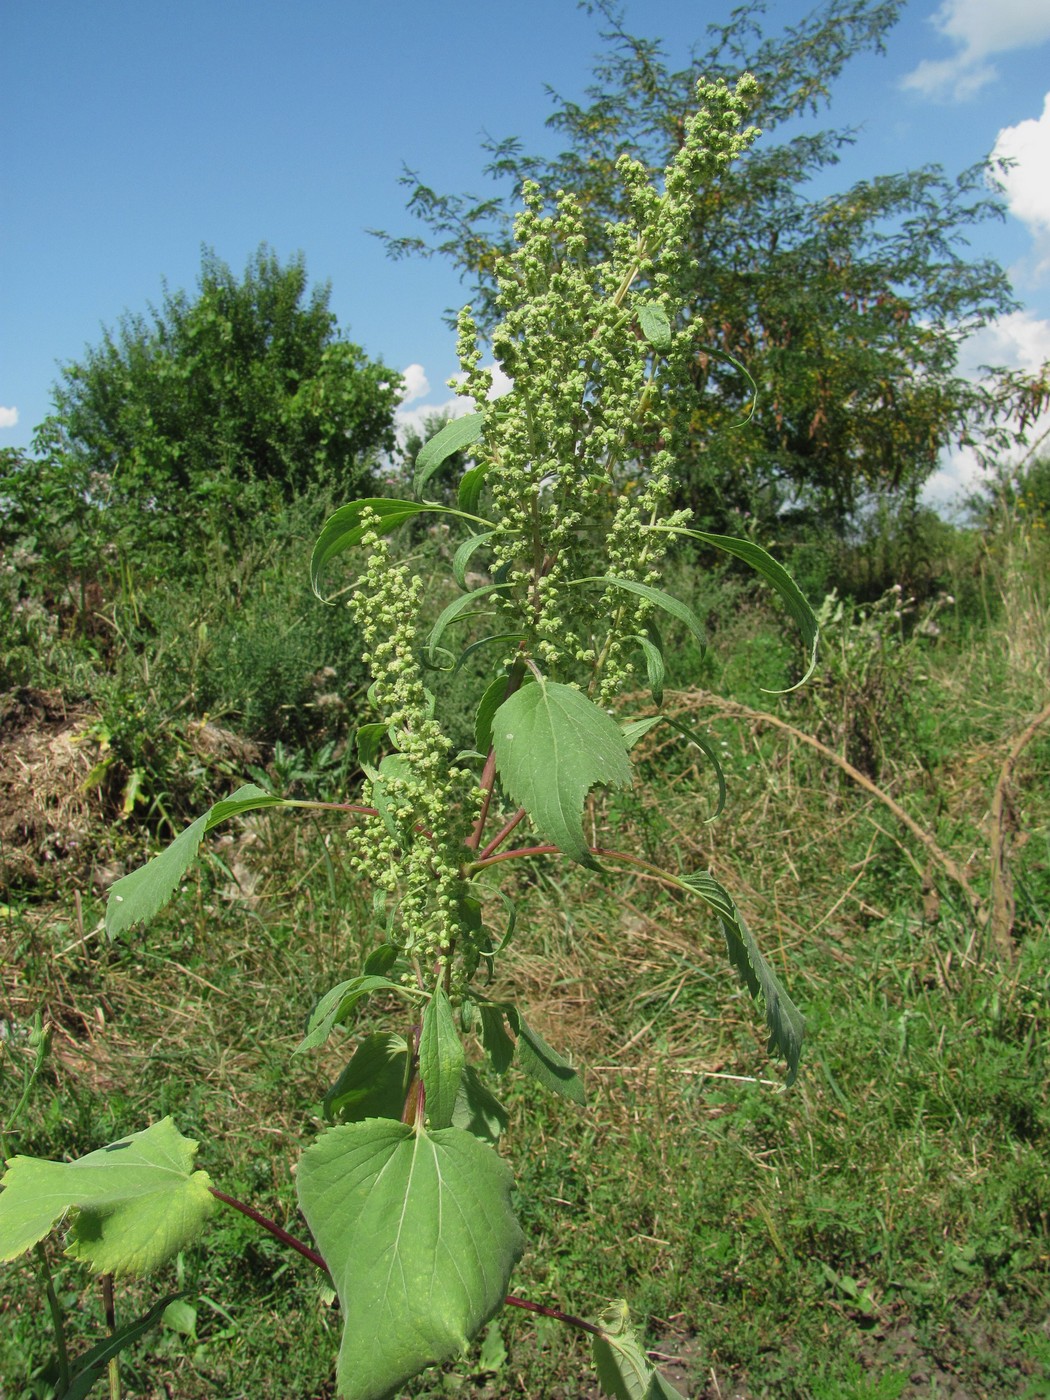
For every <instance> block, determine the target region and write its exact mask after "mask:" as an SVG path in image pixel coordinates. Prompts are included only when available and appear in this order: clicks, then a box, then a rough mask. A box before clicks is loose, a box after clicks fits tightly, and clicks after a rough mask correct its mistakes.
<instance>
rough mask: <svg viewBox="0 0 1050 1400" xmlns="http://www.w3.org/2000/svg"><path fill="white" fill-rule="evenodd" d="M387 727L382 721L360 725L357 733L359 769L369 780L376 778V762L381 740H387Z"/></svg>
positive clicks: (381, 743)
mask: <svg viewBox="0 0 1050 1400" xmlns="http://www.w3.org/2000/svg"><path fill="white" fill-rule="evenodd" d="M388 728H389V725H386V724H383V723H382V721H376V722H375V723H374V724H362V726H361V728H360V729H359V730H358V731H357V735H356V743H357V757H358V760H359V762H360V764H361V767H362V768H363V769H364V770H365V772H366V773H367V775H368V776H369V777H370V778H373V779H374V778H375V776H376V761H377V760H378V758H379V750H380V748H381V747H382V745H383V740H384V739H386V738H387V730H388Z"/></svg>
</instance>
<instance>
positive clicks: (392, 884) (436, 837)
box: [350, 517, 480, 968]
mask: <svg viewBox="0 0 1050 1400" xmlns="http://www.w3.org/2000/svg"><path fill="white" fill-rule="evenodd" d="M366 524H369V525H374V524H375V518H374V517H372V518H371V519H369V518H368V517H366ZM362 545H363V546H364V548H365V549H367V550H368V562H367V565H366V567H365V571H364V573H363V574H362V576H361V578H360V579H359V580H358V582H357V586H356V588H355V590H354V593H353V595H352V597H351V600H350V607H351V608H352V609H353V612H354V616H355V618H356V619H357V622H358V624H359V626H360V627H361V630H362V633H363V635H364V641H365V650H364V660H365V662H366V663H367V665H368V666H369V667H370V669H371V672H372V676H373V682H372V687H371V690H370V698H371V700H372V703H373V705H374V707H375V709H376V711H377V713H378V714H380V715H382V716H383V722H384V724H385V725H386V727H387V728H386V732H387V737H388V739H389V742H390V743H391V745H392V746H393V749H394V752H393V753H392V754H390V755H389V756H388V757H387V758H386V759H384V760H383V762H382V763H381V764H380V767H379V769H378V770H373V774H372V776H370V778H369V779H368V782H367V785H366V797H365V800H366V802H367V801H369V799H370V800H371V802H372V803H374V805H375V807H376V808H377V811H378V813H379V815H378V816H377V817H374V818H372V819H371V820H369V821H367V822H364V823H361V824H359V825H358V826H357V827H356V828H355V830H354V833H353V836H352V838H351V839H352V842H353V845H354V850H353V861H354V865H355V869H357V870H358V871H359V873H361V874H362V875H364V876H366V877H367V878H368V879H369V880H370V881H371V882H372V883H373V885H375V886H376V887H377V888H378V889H379V890H381V891H384V892H385V894H386V896H387V897H388V903H389V904H390V908H391V914H392V920H391V934H392V936H393V939H394V941H395V942H397V943H398V944H399V945H400V946H401V947H402V948H403V950H404V951H405V952H406V953H407V954H409V955H410V956H411V957H412V958H413V959H414V960H415V962H416V965H417V967H418V968H422V967H423V966H424V965H432V964H433V963H435V962H442V961H444V960H447V959H448V958H449V957H450V956H451V952H452V949H453V948H454V947H455V943H456V939H457V936H458V935H459V933H460V925H461V922H462V920H461V917H460V914H459V909H460V904H461V900H462V897H463V893H464V884H463V881H462V879H461V876H460V865H461V862H462V858H463V849H464V839H465V836H466V834H467V832H468V831H469V828H470V825H471V823H472V820H473V817H474V816H475V815H476V812H477V806H478V803H479V801H480V794H479V793H478V792H477V790H476V788H475V785H474V778H473V775H472V774H471V773H470V772H469V771H468V770H466V769H464V768H460V767H458V766H457V765H456V764H454V763H452V762H450V757H449V754H450V749H451V741H450V740H449V739H448V738H447V737H446V736H445V734H444V733H443V732H442V729H441V726H440V724H439V723H438V722H437V720H435V719H434V718H433V715H432V713H431V711H432V708H433V700H432V697H431V696H430V694H429V692H428V691H427V689H426V687H425V686H424V685H423V677H422V671H421V668H420V664H419V660H418V655H417V653H418V639H417V636H416V622H417V619H418V616H419V609H420V602H421V585H420V582H419V580H418V579H417V578H413V577H412V576H410V574H409V572H408V570H407V569H406V568H405V566H404V565H403V564H395V563H394V562H393V561H392V560H391V558H390V551H389V546H388V542H387V540H386V539H385V538H383V537H381V536H380V535H378V533H377V532H376V531H375V530H374V529H369V530H367V531H366V533H365V535H364V537H363V539H362Z"/></svg>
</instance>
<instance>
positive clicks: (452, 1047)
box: [419, 987, 465, 1130]
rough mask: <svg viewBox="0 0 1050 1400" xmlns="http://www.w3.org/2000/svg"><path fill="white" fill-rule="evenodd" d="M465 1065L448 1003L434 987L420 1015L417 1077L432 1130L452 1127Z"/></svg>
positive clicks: (441, 990)
mask: <svg viewBox="0 0 1050 1400" xmlns="http://www.w3.org/2000/svg"><path fill="white" fill-rule="evenodd" d="M464 1063H465V1057H464V1054H463V1043H462V1041H461V1040H460V1038H459V1035H458V1033H457V1031H456V1023H455V1020H454V1018H453V1016H452V1006H451V1003H450V1002H449V999H448V997H447V996H446V994H445V989H444V987H437V988H436V989H435V991H434V995H433V996H432V997H431V998H430V1002H429V1003H428V1005H427V1008H426V1010H425V1011H424V1012H423V1029H422V1032H421V1033H420V1037H419V1073H420V1077H421V1078H422V1080H423V1088H424V1089H425V1091H426V1113H427V1118H428V1119H429V1121H430V1126H431V1128H433V1129H435V1130H436V1129H440V1128H447V1127H449V1126H450V1125H451V1123H452V1114H453V1112H454V1111H455V1107H456V1097H457V1095H458V1094H459V1081H460V1077H461V1075H462V1073H463V1065H464Z"/></svg>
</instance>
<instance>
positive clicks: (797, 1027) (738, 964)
mask: <svg viewBox="0 0 1050 1400" xmlns="http://www.w3.org/2000/svg"><path fill="white" fill-rule="evenodd" d="M670 879H671V882H672V883H674V884H677V885H679V886H681V887H682V888H683V889H686V890H689V891H690V892H691V893H692V894H697V895H699V896H700V898H701V899H702V900H703V901H704V903H705V904H707V905H708V906H709V908H711V909H713V910H714V911H715V913H716V914H717V915H718V921H719V923H720V924H721V925H722V932H723V933H724V934H725V939H726V946H727V947H728V949H729V961H730V962H731V963H732V964H733V966H734V967H735V968H736V969H737V971H738V972H739V973H740V975H741V976H742V977H743V979H744V981H745V982H746V983H747V988H748V991H749V992H750V993H751V995H752V996H753V997H755V998H756V999H757V998H758V994H759V992H761V993H762V1000H763V1001H764V1002H765V1008H766V1025H767V1026H768V1027H769V1049H770V1051H773V1050H779V1051H780V1053H781V1055H783V1057H784V1059H785V1060H786V1061H787V1067H788V1073H787V1080H786V1082H787V1084H788V1085H789V1086H790V1085H791V1084H793V1083H794V1082H795V1078H796V1076H797V1075H798V1066H799V1060H800V1058H801V1055H802V1038H803V1036H804V1035H805V1031H806V1023H805V1021H804V1020H803V1018H802V1013H801V1012H800V1011H799V1009H798V1007H797V1006H796V1005H795V1003H794V1002H793V1001H792V1000H791V998H790V997H789V996H788V994H787V992H786V991H785V989H784V987H783V985H782V984H781V982H780V979H779V978H778V977H777V975H776V973H775V972H774V971H773V969H772V968H771V967H770V966H769V964H768V963H767V962H766V960H765V958H764V957H763V956H762V954H761V952H760V951H759V948H758V944H757V943H756V942H755V937H754V934H753V933H752V932H751V930H750V929H749V928H748V926H747V924H746V923H745V922H744V917H743V915H742V914H741V913H740V911H739V909H738V908H737V907H736V905H735V904H734V903H733V899H732V897H731V896H730V894H729V892H728V891H727V890H726V889H725V888H723V886H722V885H720V884H719V883H718V881H717V880H716V879H714V877H713V876H711V875H708V874H705V873H703V872H701V871H697V872H695V873H694V874H692V875H679V876H671V877H670Z"/></svg>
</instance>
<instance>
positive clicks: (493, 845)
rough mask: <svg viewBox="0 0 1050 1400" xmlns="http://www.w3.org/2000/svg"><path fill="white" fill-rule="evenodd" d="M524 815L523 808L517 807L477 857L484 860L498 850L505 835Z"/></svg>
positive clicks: (507, 834) (508, 833) (505, 837)
mask: <svg viewBox="0 0 1050 1400" xmlns="http://www.w3.org/2000/svg"><path fill="white" fill-rule="evenodd" d="M524 817H525V808H524V807H519V808H518V810H517V811H516V812H515V813H514V815H513V816H512V817H511V819H510V821H509V822H508V823H507V825H506V826H505V827H504V828H503V830H502V831H501V832H500V833H499V834H498V835H497V836H494V837H493V838H492V840H491V841H490V842H489V844H488V845H487V846H486V847H485V849H484V850H483V851H482V852H481V853H480V855H479V856H478V859H479V860H486V859H487V858H488V857H489V856H490V855H492V853H493V851H498V850H499V848H500V846H502V845H503V843H504V841H506V839H507V837H508V836H509V835H510V833H511V832H512V831H513V830H514V828H515V827H516V826H517V825H518V823H519V822H520V821H522V820H523V818H524Z"/></svg>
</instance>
